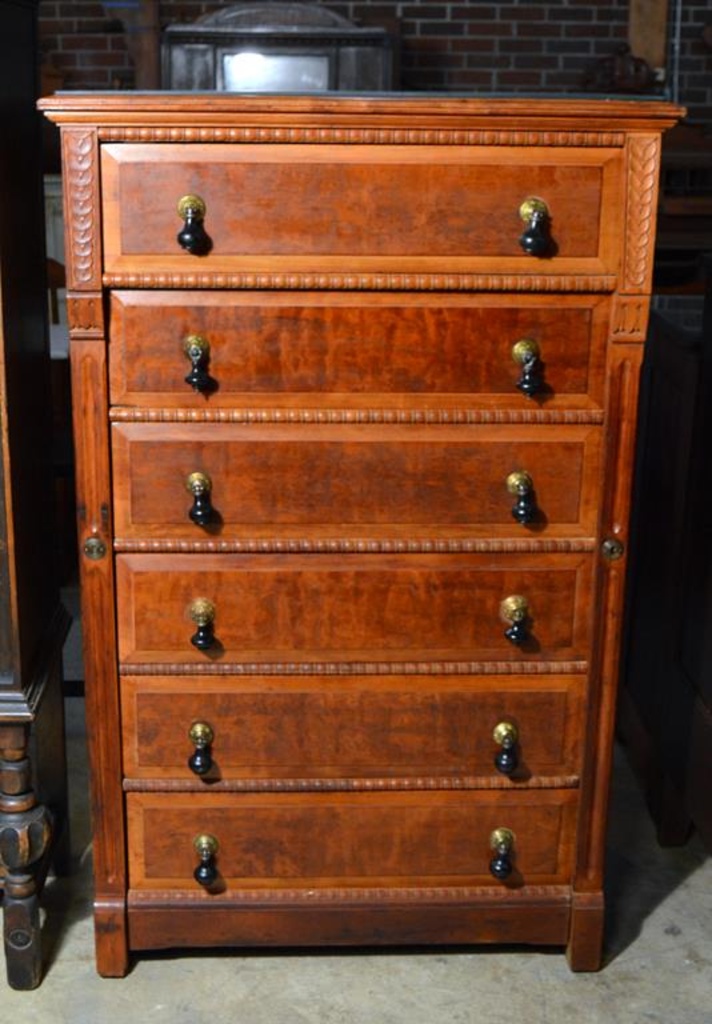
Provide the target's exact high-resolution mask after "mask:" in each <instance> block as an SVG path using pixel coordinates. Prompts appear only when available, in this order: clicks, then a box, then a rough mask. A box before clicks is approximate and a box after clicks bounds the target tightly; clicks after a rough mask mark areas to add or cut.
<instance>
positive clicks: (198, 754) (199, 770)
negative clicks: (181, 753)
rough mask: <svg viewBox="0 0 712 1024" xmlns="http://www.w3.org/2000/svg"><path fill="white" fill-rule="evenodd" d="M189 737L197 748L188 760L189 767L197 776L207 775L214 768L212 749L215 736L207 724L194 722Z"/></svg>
mask: <svg viewBox="0 0 712 1024" xmlns="http://www.w3.org/2000/svg"><path fill="white" fill-rule="evenodd" d="M188 737H189V739H190V742H191V743H192V744H193V746H194V747H195V750H194V751H193V753H192V754H191V756H190V757H189V758H188V767H189V768H190V770H191V771H192V772H193V773H194V774H195V775H207V774H208V772H209V771H210V769H211V768H212V767H213V759H212V756H211V753H210V747H211V744H212V742H213V740H214V739H215V734H214V732H213V730H212V728H211V727H210V726H209V725H208V723H207V722H193V724H192V725H191V727H190V729H189V730H188Z"/></svg>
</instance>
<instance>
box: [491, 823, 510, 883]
mask: <svg viewBox="0 0 712 1024" xmlns="http://www.w3.org/2000/svg"><path fill="white" fill-rule="evenodd" d="M514 842H515V835H514V832H512V831H511V829H508V828H496V829H495V830H494V832H492V834H491V835H490V849H491V850H493V852H494V857H493V858H492V860H491V861H490V866H489V867H490V872H491V873H492V875H493V876H494V877H495V878H496V879H497V880H498V881H500V882H502V881H504V880H505V879H506V878H509V876H510V875H511V873H512V854H513V852H514Z"/></svg>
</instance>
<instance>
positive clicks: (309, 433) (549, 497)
mask: <svg viewBox="0 0 712 1024" xmlns="http://www.w3.org/2000/svg"><path fill="white" fill-rule="evenodd" d="M601 442H602V434H601V431H600V428H596V427H593V428H585V427H539V428H537V431H536V433H532V432H531V431H529V432H528V433H527V432H526V431H525V429H523V428H517V427H504V426H502V427H487V426H456V427H417V426H345V425H344V426H342V425H338V426H335V427H328V426H321V425H317V426H308V425H297V426H278V425H272V424H267V425H256V424H255V425H239V424H230V425H220V424H197V423H196V424H183V425H180V424H165V425H160V424H154V423H128V424H117V423H115V424H114V425H113V428H112V454H113V465H114V475H115V481H116V483H115V488H114V503H115V515H116V535H117V538H120V539H121V541H122V543H123V542H124V541H128V540H136V539H148V538H161V537H163V538H183V539H186V540H190V541H193V542H200V541H201V540H202V539H205V538H213V539H214V538H221V539H223V540H228V539H235V538H243V539H244V538H249V537H270V538H274V537H285V538H286V537H291V538H297V539H300V538H305V537H306V536H310V537H314V536H322V537H336V536H340V537H343V536H344V535H346V536H349V537H355V536H359V535H361V536H368V537H372V536H381V537H387V536H405V537H408V536H413V535H416V534H417V535H418V536H420V535H422V534H423V533H424V534H425V535H426V536H438V535H439V534H440V533H441V532H442V531H446V532H447V533H448V534H451V533H453V532H455V533H457V534H458V536H463V535H466V536H468V537H483V536H484V537H514V538H518V539H521V538H525V537H532V536H533V537H536V536H544V537H549V536H566V537H570V538H574V537H591V536H593V535H594V533H595V531H596V527H597V522H596V513H595V509H596V505H595V497H596V493H597V488H598V485H599V474H600V448H601ZM519 471H526V472H527V473H528V474H529V476H530V478H531V480H532V482H533V486H534V492H535V495H534V500H535V504H536V511H535V513H534V518H533V520H532V522H531V523H530V524H527V525H523V524H521V523H519V522H517V521H516V520H515V519H514V517H513V515H512V508H513V507H514V504H515V502H516V500H517V499H516V496H513V495H512V494H511V493H510V492H509V491H508V489H507V478H508V476H509V474H510V473H513V472H519ZM194 472H201V473H203V474H205V475H207V476H208V477H209V479H210V481H211V484H212V488H211V501H212V504H213V507H214V514H213V519H212V522H211V523H209V524H208V525H206V526H198V525H196V524H195V523H193V522H192V521H191V519H190V518H189V515H188V513H189V510H190V508H191V503H192V497H191V495H190V494H189V493H188V492H187V490H186V480H187V479H188V477H189V476H190V474H191V473H194Z"/></svg>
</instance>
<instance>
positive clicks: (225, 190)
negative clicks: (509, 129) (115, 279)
mask: <svg viewBox="0 0 712 1024" xmlns="http://www.w3.org/2000/svg"><path fill="white" fill-rule="evenodd" d="M101 166H102V207H103V214H104V265H105V269H106V270H107V271H108V272H109V273H121V272H122V271H123V272H126V271H129V272H137V271H142V270H143V271H145V272H151V271H154V272H158V273H161V274H163V273H166V272H170V271H178V272H184V273H193V272H200V273H205V272H211V271H215V272H222V271H226V272H230V271H246V272H258V271H263V270H266V269H267V270H274V271H277V272H280V271H283V272H286V273H288V274H294V273H298V272H300V271H307V272H315V271H328V272H330V273H339V272H342V273H347V274H353V273H355V272H358V271H364V272H366V271H387V270H391V271H393V272H395V273H398V274H402V273H407V272H414V271H428V270H431V271H434V272H443V271H451V272H457V271H463V272H471V271H476V270H482V271H484V272H486V273H495V272H497V271H498V270H501V271H507V270H512V271H516V272H519V271H521V272H523V273H538V272H541V269H542V261H541V260H539V259H537V258H536V257H533V256H528V255H526V254H525V253H524V251H523V249H522V247H521V245H520V243H519V238H520V236H521V234H522V231H523V230H524V224H523V222H522V220H521V217H520V213H519V210H520V206H521V204H522V203H523V202H524V201H525V200H526V199H528V198H530V197H532V196H535V197H538V198H540V199H542V200H544V202H545V203H546V204H547V207H548V209H549V211H550V216H551V225H552V231H553V239H554V243H555V245H554V248H553V249H552V253H553V255H552V258H550V259H547V260H546V263H545V269H546V272H547V273H557V272H562V273H566V272H580V271H589V272H602V271H606V272H615V271H616V269H617V264H618V242H617V239H616V235H617V225H618V224H620V223H621V219H622V212H623V210H622V205H621V196H622V189H621V188H620V185H621V179H622V153H621V150H619V149H610V150H609V149H590V150H578V151H576V150H574V149H571V148H568V147H566V148H563V147H562V148H556V147H551V148H547V149H545V150H532V149H527V150H521V149H518V148H516V147H506V146H503V147H497V148H496V149H495V150H493V149H489V148H486V147H477V146H472V147H463V146H452V147H445V146H435V147H431V146H409V145H398V146H387V145H384V146H358V145H353V146H348V147H346V146H343V147H339V146H323V145H319V144H314V145H297V144H294V145H290V146H288V147H285V146H282V145H261V144H247V145H241V144H215V145H197V144H195V145H193V144H161V145H152V144H150V143H148V144H142V143H136V144H105V145H104V146H102V151H101ZM186 194H197V195H199V196H200V197H201V198H202V200H203V201H204V203H205V205H206V215H205V219H204V227H205V230H206V231H207V234H208V236H209V239H210V250H209V252H208V253H207V254H206V255H191V254H189V253H187V252H184V251H183V250H181V248H180V246H179V244H178V242H177V240H176V234H177V232H178V231H179V229H180V227H181V221H180V219H179V217H178V215H177V204H178V201H179V199H180V198H181V197H182V196H184V195H186Z"/></svg>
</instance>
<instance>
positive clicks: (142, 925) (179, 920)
mask: <svg viewBox="0 0 712 1024" xmlns="http://www.w3.org/2000/svg"><path fill="white" fill-rule="evenodd" d="M570 930H571V905H570V894H569V892H568V890H565V889H560V890H558V889H556V890H552V892H551V894H550V895H547V896H546V897H542V896H541V895H535V896H533V897H531V898H526V897H525V898H523V897H521V896H519V895H518V894H517V895H516V897H515V898H514V899H512V900H511V901H504V900H502V899H497V898H490V897H487V896H482V897H480V898H478V899H475V900H472V901H470V902H466V903H457V904H455V903H447V902H445V903H440V904H437V903H432V904H423V903H418V904H417V905H415V904H414V905H410V906H409V905H407V904H404V903H402V904H390V905H389V906H387V907H386V906H383V905H381V906H377V905H375V904H374V902H372V901H369V902H364V905H363V906H355V905H353V904H350V905H348V906H343V905H341V906H339V905H335V904H331V905H328V906H325V905H323V904H322V905H321V906H316V905H309V904H308V903H307V902H305V903H303V904H301V905H298V906H294V905H292V906H284V905H281V906H280V905H275V902H274V901H271V900H266V901H265V902H264V903H261V904H258V905H250V906H245V905H244V903H243V904H240V905H237V904H236V903H234V902H231V903H229V904H222V905H221V906H207V905H204V904H203V905H201V904H200V903H197V902H187V901H186V902H181V901H176V902H175V903H173V904H171V905H169V904H167V903H165V902H162V903H158V902H157V903H151V902H149V901H148V900H147V899H146V898H145V897H139V899H138V900H137V901H131V899H130V902H129V910H128V938H129V947H130V948H131V949H132V950H136V951H138V950H152V949H154V950H155V949H168V948H185V949H189V948H191V947H213V948H220V947H261V946H271V947H279V946H284V947H302V948H305V947H316V946H336V947H344V946H360V947H363V946H380V947H382V946H391V945H392V946H411V947H413V946H428V945H474V944H490V945H492V944H502V945H509V944H516V945H527V946H561V947H563V946H566V944H567V941H568V937H569V934H570ZM572 966H573V967H574V969H586V968H585V967H584V968H578V967H577V966H576V964H575V963H573V961H572ZM597 966H598V965H597V964H596V965H595V966H594V967H592V968H591V969H596V967H597Z"/></svg>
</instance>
